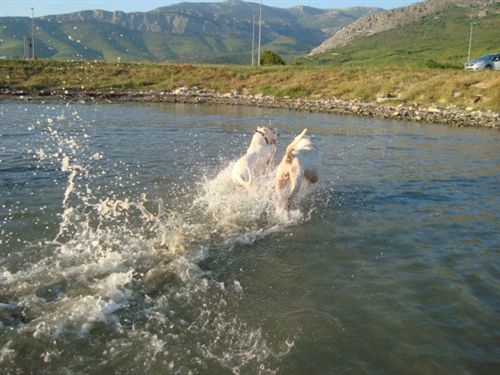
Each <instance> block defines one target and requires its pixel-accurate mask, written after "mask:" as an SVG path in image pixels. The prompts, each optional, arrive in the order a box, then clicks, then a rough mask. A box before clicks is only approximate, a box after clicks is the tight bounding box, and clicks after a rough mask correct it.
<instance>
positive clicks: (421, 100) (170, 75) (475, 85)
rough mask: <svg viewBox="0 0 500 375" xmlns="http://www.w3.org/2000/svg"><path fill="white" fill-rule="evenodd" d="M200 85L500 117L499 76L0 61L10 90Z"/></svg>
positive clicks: (3, 83)
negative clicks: (491, 112)
mask: <svg viewBox="0 0 500 375" xmlns="http://www.w3.org/2000/svg"><path fill="white" fill-rule="evenodd" d="M193 85H201V86H203V87H205V88H209V89H214V90H217V91H219V92H229V91H231V90H238V91H243V90H244V89H246V90H248V91H249V92H250V93H253V94H257V93H263V94H265V95H274V96H278V97H291V98H297V97H304V98H330V97H337V98H341V99H359V100H362V101H367V102H370V101H375V100H377V98H380V97H382V96H384V95H386V94H390V96H391V97H392V98H391V100H390V101H389V102H390V104H391V105H394V104H397V103H404V104H415V103H418V104H420V105H438V106H446V105H450V104H454V105H458V106H460V107H463V108H467V107H470V108H473V109H482V110H485V109H492V110H496V111H499V110H500V73H499V72H465V71H462V70H452V69H417V68H395V67H377V68H332V67H327V66H319V67H318V66H285V67H265V68H264V67H262V68H256V67H247V66H227V65H190V64H156V63H101V62H88V61H83V62H58V61H18V60H3V61H0V87H3V88H13V89H16V88H18V89H44V90H51V89H62V88H65V89H71V90H111V89H115V90H122V89H135V90H141V89H142V90H146V89H147V90H150V89H160V90H167V89H175V88H178V87H180V86H193Z"/></svg>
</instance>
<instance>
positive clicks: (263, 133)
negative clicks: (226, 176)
mask: <svg viewBox="0 0 500 375" xmlns="http://www.w3.org/2000/svg"><path fill="white" fill-rule="evenodd" d="M276 139H277V134H276V133H275V132H273V131H272V130H271V129H269V128H268V127H266V126H262V127H258V128H257V130H256V131H255V133H254V135H253V137H252V142H251V143H250V146H249V147H248V150H247V153H246V154H245V155H244V156H242V157H241V158H240V159H239V160H238V161H237V162H236V163H235V164H234V166H233V170H232V172H231V178H232V180H233V182H234V183H235V184H236V185H239V186H242V187H244V188H245V189H247V190H249V189H250V186H251V185H252V181H253V180H254V177H255V176H257V175H259V174H260V173H261V172H263V171H264V170H265V168H266V167H267V166H268V165H269V164H270V163H271V162H272V161H273V158H274V153H275V151H276Z"/></svg>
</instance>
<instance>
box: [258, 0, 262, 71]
mask: <svg viewBox="0 0 500 375" xmlns="http://www.w3.org/2000/svg"><path fill="white" fill-rule="evenodd" d="M261 39H262V0H260V8H259V48H258V51H257V65H258V66H260V44H261Z"/></svg>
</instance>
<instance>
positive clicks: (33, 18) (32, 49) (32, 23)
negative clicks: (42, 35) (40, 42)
mask: <svg viewBox="0 0 500 375" xmlns="http://www.w3.org/2000/svg"><path fill="white" fill-rule="evenodd" d="M31 58H32V59H33V60H35V8H31Z"/></svg>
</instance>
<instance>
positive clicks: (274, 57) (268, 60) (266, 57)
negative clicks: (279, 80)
mask: <svg viewBox="0 0 500 375" xmlns="http://www.w3.org/2000/svg"><path fill="white" fill-rule="evenodd" d="M260 65H286V64H285V60H283V59H282V58H281V56H280V55H278V54H277V53H276V52H273V51H264V52H263V53H262V56H261V58H260Z"/></svg>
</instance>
